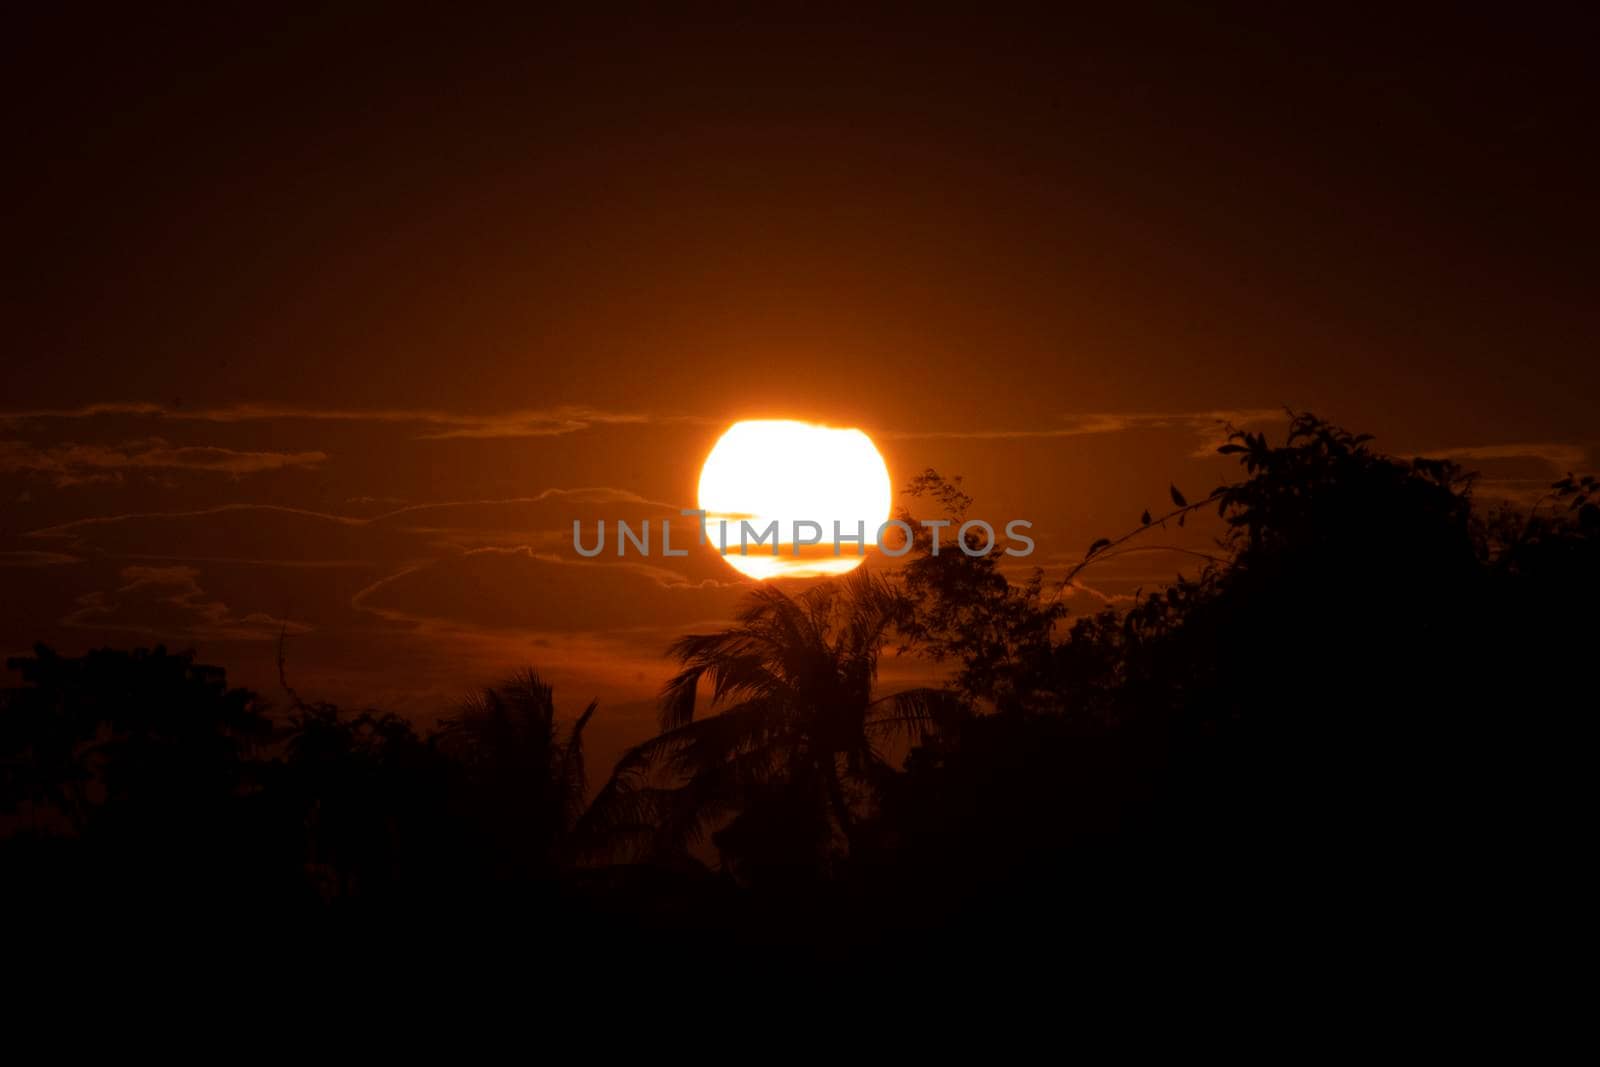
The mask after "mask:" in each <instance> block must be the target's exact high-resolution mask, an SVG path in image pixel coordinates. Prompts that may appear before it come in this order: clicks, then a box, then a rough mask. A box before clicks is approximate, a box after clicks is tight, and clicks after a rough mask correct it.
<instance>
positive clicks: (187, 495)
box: [0, 5, 1600, 734]
mask: <svg viewBox="0 0 1600 1067" xmlns="http://www.w3.org/2000/svg"><path fill="white" fill-rule="evenodd" d="M697 10H698V11H699V13H698V14H688V13H685V12H683V11H679V12H676V13H673V14H671V15H668V14H664V13H661V12H660V11H656V12H655V13H653V14H651V13H635V14H633V15H631V16H627V17H623V16H620V15H619V16H617V17H615V18H613V19H609V20H605V21H586V20H585V21H580V20H577V19H576V18H561V19H551V20H548V21H538V20H533V19H531V18H530V19H529V20H528V21H525V22H522V23H518V24H506V23H500V24H491V23H489V22H487V21H485V22H481V23H468V22H463V23H458V24H456V25H455V26H452V27H451V28H450V29H449V30H448V31H446V30H444V29H443V28H441V27H436V26H434V25H433V24H432V23H431V22H430V21H429V20H427V19H425V18H416V19H413V18H408V17H400V16H397V15H395V14H393V13H383V12H381V11H378V10H376V9H374V10H369V11H366V12H360V11H355V10H353V9H352V10H350V11H349V12H347V13H345V14H338V15H324V16H305V15H298V16H292V17H291V16H288V15H284V14H282V13H279V12H276V11H271V10H269V9H266V8H262V9H260V10H258V11H257V12H256V14H254V15H253V16H252V17H250V18H248V19H240V18H238V17H237V16H234V17H231V18H228V19H223V18H222V17H220V16H218V17H216V18H215V20H214V21H213V22H211V23H209V24H207V23H205V22H204V21H203V20H202V21H196V18H195V16H194V15H193V14H192V13H186V14H184V15H183V16H181V17H179V16H177V15H157V14H151V13H150V12H149V11H147V10H146V9H145V8H143V7H134V8H128V9H126V10H124V11H122V12H120V13H116V14H112V15H94V16H90V15H89V14H87V13H84V14H79V15H76V16H61V15H55V14H50V13H43V12H42V10H41V12H37V13H36V12H27V13H12V14H10V15H9V16H8V20H7V22H8V25H7V29H6V32H5V33H4V34H3V38H4V43H3V44H0V49H3V50H4V52H5V57H4V62H3V63H0V79H3V81H4V103H3V104H0V106H3V108H4V109H5V131H6V141H7V151H6V156H7V166H6V168H5V172H4V176H3V178H0V182H3V183H4V198H3V200H0V218H3V223H0V225H3V227H4V240H5V248H6V250H7V253H8V254H7V257H6V258H7V264H8V268H9V269H8V270H7V272H6V284H5V286H4V289H3V291H0V308H3V323H4V341H3V344H4V351H5V358H4V361H3V364H0V376H3V382H4V392H3V399H0V564H3V569H0V580H3V581H4V590H5V602H6V611H5V614H4V619H3V622H0V649H3V651H5V652H6V653H7V654H16V653H19V652H22V651H25V650H26V649H27V648H28V647H29V646H30V645H31V643H32V642H33V641H35V640H43V641H46V642H49V643H52V644H54V645H57V646H58V647H60V648H62V649H64V650H81V649H83V648H86V647H91V646H97V645H104V644H111V645H117V646H124V647H125V646H132V645H136V644H149V643H154V642H157V641H165V642H167V643H168V644H169V645H174V646H179V647H186V648H187V647H193V648H196V649H197V650H198V651H199V653H200V656H201V658H202V659H204V660H206V661H209V662H215V663H219V664H222V665H224V666H227V667H228V668H229V669H230V672H231V674H232V676H233V677H235V678H236V680H238V681H239V682H240V683H242V684H249V685H251V686H253V687H256V688H259V689H261V690H263V691H265V692H271V691H273V690H274V687H275V681H274V676H273V661H274V656H275V652H276V644H277V641H278V638H279V635H280V633H284V632H286V633H287V635H288V638H287V653H288V659H289V667H290V671H291V674H292V681H293V682H294V684H295V685H296V686H297V687H298V688H299V689H300V690H301V691H302V692H303V693H305V694H306V695H311V696H316V697H319V698H325V699H330V700H334V701H338V702H349V703H360V704H368V703H370V704H378V705H382V706H385V707H389V708H393V709H396V710H400V711H403V712H405V713H407V714H414V715H417V716H419V717H426V716H428V715H432V714H435V713H437V712H438V711H440V710H442V709H443V708H445V707H447V706H448V705H449V703H450V702H451V701H452V700H454V699H455V698H456V697H458V696H459V695H460V694H461V693H462V692H463V691H464V690H465V689H467V688H468V687H470V686H473V685H476V684H480V683H483V682H487V681H491V680H494V679H495V678H496V677H498V676H499V675H501V674H504V673H506V672H508V671H510V670H512V669H516V668H519V667H523V666H527V665H533V666H535V667H537V668H538V669H539V670H540V671H541V672H543V673H544V674H546V676H547V677H549V678H550V679H551V680H553V681H554V682H555V684H556V686H557V693H558V695H559V696H560V698H561V699H562V700H563V702H564V703H567V704H573V705H581V702H583V701H587V700H588V699H589V698H590V697H592V696H598V697H600V698H601V700H602V702H603V703H604V704H605V705H607V706H608V707H612V708H614V709H617V710H616V711H615V717H614V719H613V721H612V723H611V726H612V728H613V729H614V730H617V731H619V732H620V733H622V734H626V733H628V732H629V731H630V730H637V731H644V730H646V729H647V724H648V722H649V721H650V712H649V708H648V706H647V705H646V704H645V701H647V700H648V699H649V698H650V696H651V695H652V694H653V693H654V692H655V691H656V690H657V689H658V688H659V686H660V684H661V682H662V680H663V679H664V677H665V675H666V674H667V664H666V661H665V659H664V658H663V656H662V653H663V650H664V648H665V646H666V644H667V642H668V641H670V640H671V639H672V638H673V637H675V636H677V635H679V634H681V633H684V632H687V631H689V630H691V629H694V628H696V627H700V628H704V627H709V626H715V625H716V624H717V623H718V621H719V620H723V619H726V618H727V617H728V614H729V612H730V611H731V609H732V606H733V605H734V604H735V603H736V601H737V598H738V596H739V594H740V592H741V591H742V590H744V589H745V588H747V587H748V580H747V579H744V578H742V577H741V576H739V575H738V574H736V573H735V572H734V571H733V570H732V569H730V568H729V567H727V566H726V565H725V564H724V563H722V562H721V561H720V560H718V559H716V558H715V557H714V556H712V555H710V554H709V553H707V552H705V551H703V550H701V551H692V552H691V554H690V555H689V556H688V557H686V558H684V559H681V560H679V559H674V560H661V559H657V560H651V561H649V564H648V565H646V564H645V563H644V562H643V561H636V560H632V561H623V562H620V563H619V562H618V561H616V560H615V559H613V558H605V557H603V558H601V559H596V560H592V561H591V560H585V559H581V558H579V557H578V556H577V555H576V554H575V553H574V552H573V551H572V548H571V524H572V521H573V520H574V519H581V520H583V521H585V522H586V523H590V524H592V523H593V522H594V521H595V520H597V519H600V518H605V519H606V520H607V521H613V520H615V519H618V518H622V519H629V520H633V521H637V520H638V519H640V518H644V517H663V516H668V515H676V514H677V512H678V510H679V509H680V508H682V507H691V506H693V504H694V498H695V487H696V482H697V479H698V477H699V474H700V466H701V463H702V461H703V459H704V458H705V456H706V454H707V453H708V452H709V450H710V449H711V446H712V445H713V443H714V442H715V441H716V440H717V438H718V437H719V436H720V434H721V433H722V432H723V431H724V430H725V429H726V428H727V427H728V426H729V425H730V424H731V423H733V422H735V421H737V420H741V419H753V418H788V419H800V420H805V421H811V422H817V423H823V424H827V425H830V426H836V427H855V428H859V429H861V430H863V431H865V432H866V433H867V434H869V435H870V436H871V437H872V439H873V441H874V442H875V443H876V444H877V446H878V449H879V450H880V451H881V453H882V455H883V457H884V459H885V461H886V462H887V465H888V468H889V472H890V476H891V479H892V481H893V483H894V484H895V485H896V486H902V485H904V484H905V482H906V481H907V480H908V479H909V478H910V477H912V476H913V475H915V474H916V473H918V472H920V471H921V470H923V469H924V468H927V467H933V468H936V469H938V470H939V471H941V472H943V473H945V474H960V475H963V476H964V477H965V479H966V481H965V484H966V487H967V488H968V489H969V490H970V492H971V493H972V494H973V496H974V497H975V498H976V503H975V511H976V512H977V513H979V514H981V515H982V516H983V517H985V518H990V519H993V520H995V522H996V524H997V525H999V524H1000V523H1003V522H1004V521H1006V520H1008V519H1012V518H1025V519H1028V520H1030V521H1032V522H1033V524H1034V534H1035V536H1036V539H1037V541H1038V550H1037V552H1036V554H1035V556H1034V557H1033V558H1032V559H1031V560H1030V561H1027V562H1029V563H1032V564H1037V565H1040V566H1043V567H1045V568H1046V571H1047V573H1054V574H1056V575H1058V576H1059V574H1061V573H1062V572H1063V571H1064V570H1065V568H1066V566H1068V565H1069V564H1070V563H1071V562H1073V561H1076V560H1077V559H1080V558H1081V557H1082V555H1083V551H1084V549H1085V548H1086V547H1087V546H1088V544H1089V542H1090V541H1092V540H1093V539H1094V538H1096V537H1099V536H1101V535H1107V534H1116V533H1120V532H1122V531H1124V530H1126V529H1127V528H1129V527H1130V526H1131V525H1133V524H1135V523H1136V522H1137V521H1138V515H1139V513H1140V511H1141V510H1142V509H1143V508H1146V507H1151V508H1157V507H1159V506H1160V505H1162V504H1163V503H1164V502H1165V500H1166V496H1167V487H1168V485H1169V483H1170V484H1176V485H1178V486H1180V487H1182V488H1183V489H1184V491H1186V492H1188V493H1189V495H1190V496H1191V497H1197V496H1200V495H1204V493H1205V492H1206V491H1209V490H1210V489H1211V488H1212V487H1213V486H1214V485H1215V484H1217V481H1218V480H1219V479H1220V478H1222V477H1224V476H1226V474H1227V472H1228V470H1229V466H1228V464H1227V463H1226V462H1225V461H1223V460H1221V459H1219V458H1218V457H1216V456H1214V455H1210V456H1208V455H1207V452H1208V451H1209V449H1211V448H1214V446H1215V445H1216V444H1217V443H1219V442H1220V440H1221V439H1222V433H1223V431H1222V429H1221V426H1222V425H1223V424H1224V423H1227V422H1231V423H1233V424H1234V425H1237V426H1246V427H1248V428H1250V429H1268V430H1274V431H1276V429H1277V426H1279V425H1281V423H1282V421H1283V420H1282V412H1283V409H1284V407H1285V406H1287V407H1290V408H1294V409H1296V410H1312V411H1315V412H1317V413H1318V414H1320V415H1323V416H1325V417H1327V418H1330V419H1333V420H1335V421H1337V422H1339V423H1341V424H1344V425H1346V426H1349V427H1350V428H1352V429H1358V430H1362V431H1366V432H1370V433H1373V434H1376V435H1377V436H1378V442H1379V445H1380V446H1382V447H1384V448H1386V449H1388V450H1390V451H1394V452H1397V453H1401V454H1406V455H1412V454H1417V453H1427V454H1430V455H1438V456H1450V457H1456V458H1458V459H1459V460H1460V461H1461V462H1463V463H1464V464H1465V465H1467V466H1469V467H1472V468H1474V469H1477V470H1479V471H1481V472H1482V474H1483V479H1484V480H1483V483H1482V491H1483V492H1484V493H1485V494H1486V495H1490V496H1506V497H1512V498H1518V497H1522V498H1525V497H1526V495H1527V493H1528V492H1529V490H1530V489H1533V488H1535V487H1537V486H1538V485H1540V484H1542V483H1544V482H1547V481H1548V480H1550V478H1551V477H1552V476H1554V475H1556V474H1558V473H1559V472H1563V471H1565V470H1568V469H1579V468H1584V467H1588V466H1592V465H1593V463H1594V451H1593V450H1594V447H1595V444H1596V438H1597V436H1600V434H1597V431H1596V427H1595V424H1594V411H1595V401H1596V397H1597V387H1600V361H1597V360H1596V359H1595V351H1596V342H1597V340H1600V330H1597V318H1596V306H1595V301H1594V294H1595V270H1594V256H1595V247H1596V244H1595V239H1596V237H1597V236H1600V225H1597V219H1596V213H1595V207H1596V201H1595V190H1596V189H1597V188H1600V182H1597V179H1600V174H1597V173H1596V171H1597V168H1596V166H1595V155H1594V148H1593V145H1594V140H1595V138H1594V120H1593V114H1592V106H1593V101H1594V99H1595V98H1596V97H1595V90H1596V88H1597V86H1596V85H1595V84H1594V82H1595V75H1594V64H1593V60H1592V56H1591V55H1589V54H1588V53H1589V52H1590V50H1591V49H1592V42H1593V36H1592V27H1587V28H1586V27H1580V26H1576V25H1560V24H1557V23H1555V22H1553V21H1551V20H1553V18H1554V16H1553V14H1552V12H1553V9H1552V12H1546V13H1545V14H1544V15H1543V16H1540V21H1537V22H1535V21H1533V19H1532V17H1531V16H1527V17H1523V16H1521V15H1517V14H1516V13H1514V12H1513V11H1512V9H1509V8H1498V9H1490V10H1491V11H1493V12H1494V14H1493V15H1484V16H1478V15H1470V14H1464V13H1462V12H1460V11H1457V10H1455V9H1454V8H1453V7H1441V8H1439V9H1438V10H1437V12H1436V13H1434V14H1432V15H1429V16H1426V17H1423V16H1418V17H1415V18H1412V19H1408V20H1403V21H1397V20H1396V19H1395V18H1394V17H1393V16H1392V15H1382V16H1379V15H1363V14H1358V13H1355V12H1354V11H1352V10H1350V9H1347V8H1344V7H1340V8H1338V9H1337V10H1336V11H1335V10H1334V9H1330V14H1328V15H1327V16H1326V17H1325V18H1320V19H1312V18H1309V17H1303V18H1292V17H1291V18H1290V21H1270V20H1269V21H1261V20H1255V21H1253V23H1252V24H1251V25H1249V26H1246V25H1244V24H1242V23H1241V24H1237V25H1235V24H1232V23H1230V22H1229V21H1227V20H1226V19H1224V18H1220V17H1218V16H1215V15H1213V14H1211V13H1208V12H1207V11H1206V10H1204V9H1202V8H1182V7H1170V8H1167V7H1164V8H1159V9H1156V8H1152V9H1150V10H1149V12H1148V13H1147V14H1146V16H1145V17H1144V18H1143V19H1142V20H1139V21H1130V22H1120V23H1118V24H1115V25H1113V24H1111V23H1110V22H1101V21H1097V20H1095V19H1092V18H1088V17H1084V16H1079V15H1074V16H1071V17H1065V16H1063V17H1060V18H1059V19H1058V20H1056V21H1054V22H1048V21H1042V20H1041V19H1040V18H1038V17H1036V16H1034V15H1028V14H1024V12H1023V9H1021V8H1018V9H1016V12H1015V13H1014V14H1012V15H1010V16H1004V15H1000V16H997V15H996V14H995V13H994V12H991V13H990V14H989V15H988V16H987V17H986V18H985V19H984V20H983V21H982V22H981V23H970V24H969V23H966V22H963V21H961V20H958V19H953V18H947V17H943V16H939V15H936V14H934V13H933V12H932V11H931V10H921V9H920V8H919V7H917V6H915V5H907V6H904V7H900V8H897V9H893V10H889V9H879V13H878V14H874V15H868V14H863V13H861V12H859V11H857V12H854V13H852V14H850V15H849V16H848V17H847V16H846V15H845V14H844V13H843V12H844V11H845V9H844V8H842V7H841V8H838V9H834V10H835V12H836V14H827V13H825V9H822V8H817V9H811V8H806V9H800V8H799V7H798V6H796V7H792V8H786V9H785V10H787V11H788V14H786V15H772V16H762V17H756V16H754V15H750V14H734V13H730V12H731V11H732V9H731V8H726V9H723V8H719V9H715V10H716V12H717V13H714V14H713V13H712V11H713V9H710V8H700V9H697ZM1285 17H1286V16H1279V18H1280V19H1282V18H1285ZM463 26H465V27H466V28H465V29H463ZM1275 424H1277V425H1275ZM1214 533H1215V530H1207V529H1193V528H1191V529H1186V530H1185V531H1182V538H1183V539H1184V540H1183V541H1182V543H1184V544H1192V543H1203V542H1204V541H1205V539H1206V538H1207V537H1210V536H1212V535H1214ZM1174 536H1177V532H1176V531H1175V532H1174ZM1182 565H1183V564H1182V562H1181V560H1180V559H1179V558H1176V557H1165V556H1162V555H1160V554H1150V555H1145V556H1140V557H1137V559H1132V560H1124V561H1119V565H1118V566H1115V567H1110V568H1108V570H1107V571H1106V572H1105V573H1104V574H1103V575H1102V576H1100V577H1099V578H1097V579H1096V580H1094V581H1092V582H1090V583H1089V584H1090V586H1091V588H1088V589H1083V590H1075V591H1073V592H1072V593H1071V594H1070V595H1071V597H1072V600H1071V603H1072V604H1073V607H1074V610H1093V609H1095V608H1096V607H1097V606H1098V605H1099V604H1101V603H1103V602H1105V601H1106V599H1107V598H1111V599H1113V600H1114V599H1115V598H1117V597H1120V596H1125V595H1127V594H1128V593H1130V592H1131V591H1132V590H1133V589H1134V588H1136V587H1139V586H1141V585H1143V586H1146V587H1148V586H1151V585H1154V584H1157V583H1160V582H1162V581H1165V580H1169V579H1170V578H1171V576H1172V574H1173V573H1174V572H1175V571H1176V570H1177V569H1178V568H1179V567H1180V566H1182ZM888 669H889V670H890V671H891V672H892V671H893V670H896V669H900V668H898V667H896V666H894V665H892V664H891V665H890V667H889V668H888Z"/></svg>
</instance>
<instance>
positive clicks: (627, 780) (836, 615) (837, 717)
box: [589, 569, 964, 881]
mask: <svg viewBox="0 0 1600 1067" xmlns="http://www.w3.org/2000/svg"><path fill="white" fill-rule="evenodd" d="M896 615H897V600H896V598H895V597H894V596H893V595H892V593H891V591H890V590H889V589H888V588H887V586H886V585H885V584H884V582H883V580H882V579H881V578H877V577H875V576H874V575H872V574H871V573H870V572H868V571H866V570H864V569H862V570H857V571H855V572H853V573H852V574H851V575H850V576H849V577H848V578H845V579H842V580H839V581H835V582H829V583H824V584H821V585H817V586H814V587H812V588H810V589H807V590H806V591H804V592H802V593H800V594H799V595H797V596H793V597H791V596H789V595H788V594H786V593H784V592H783V591H782V590H780V589H778V588H776V587H775V586H762V587H760V588H759V589H757V590H755V591H753V592H752V593H751V594H750V596H749V598H748V599H747V601H746V603H745V606H744V607H743V609H742V610H741V611H740V613H739V616H738V621H737V623H736V624H735V625H734V626H732V627H730V628H729V629H727V630H723V631H721V632H718V633H712V634H698V635H692V636H688V637H684V638H681V639H680V640H678V641H677V642H675V643H674V644H673V645H672V648H671V654H672V655H673V657H674V658H676V659H677V660H678V662H679V663H680V664H682V666H683V669H682V670H681V671H680V672H679V673H678V674H677V675H675V676H674V677H673V678H672V679H671V680H670V681H669V682H668V683H667V685H666V687H665V688H664V689H663V690H662V695H661V710H660V725H661V734H660V735H659V736H657V737H656V738H654V739H652V740H650V741H647V742H645V743H644V744H642V745H639V746H637V747H635V748H634V749H632V750H631V751H629V752H628V753H627V754H626V755H625V756H624V757H623V758H622V760H621V762H620V763H619V764H618V766H617V769H616V771H615V773H614V774H613V775H612V777H611V780H610V781H609V782H608V783H607V784H606V786H605V788H604V789H602V790H601V792H600V794H599V796H598V797H597V798H596V800H595V804H594V806H593V808H592V809H591V816H590V819H589V823H590V825H591V826H592V827H593V828H594V829H595V830H596V831H597V832H600V833H602V834H606V835H609V836H610V838H611V840H613V841H620V842H625V843H627V844H629V845H631V847H632V848H633V849H634V850H635V851H636V852H637V851H639V850H644V851H646V852H656V853H659V852H663V851H665V852H676V853H680V854H681V853H683V852H684V851H686V850H687V849H688V847H689V846H690V845H691V844H693V843H694V842H696V841H698V840H699V839H700V837H701V835H702V834H703V833H704V831H705V829H706V828H707V827H708V826H710V825H711V824H713V823H715V822H718V821H720V820H726V824H725V825H723V826H722V827H721V828H720V829H719V830H718V831H717V832H716V834H715V836H714V841H715V843H716V845H717V846H718V848H719V850H720V851H721V854H722V857H723V859H724V862H725V863H726V864H727V865H728V866H729V868H730V869H731V870H733V871H734V872H735V873H736V874H737V875H739V876H741V877H743V878H746V879H748V880H751V881H761V880H763V879H764V878H768V877H772V876H775V875H777V874H780V873H781V874H783V875H784V876H786V877H802V878H804V877H814V876H818V875H820V874H823V873H826V872H827V871H828V870H829V869H831V868H832V866H833V865H834V863H835V862H836V861H837V860H838V859H839V858H840V857H841V856H843V855H845V854H848V853H849V852H850V851H852V850H856V849H859V848H860V847H861V846H862V843H863V841H862V824H861V821H860V816H861V814H862V812H863V811H865V810H866V809H868V808H869V807H870V805H871V803H872V802H873V800H874V799H875V796H876V790H877V787H878V784H879V782H880V781H881V779H882V778H883V777H884V776H885V775H886V774H887V773H889V771H890V765H889V763H888V760H887V759H886V757H885V754H884V746H885V745H886V744H887V743H889V742H891V741H892V740H893V739H895V738H911V739H923V738H926V737H927V736H929V735H930V734H931V733H933V732H935V731H937V730H940V729H942V728H946V727H948V726H949V725H950V724H951V723H953V722H954V721H956V720H958V719H959V718H960V717H961V716H962V714H963V713H964V710H963V707H962V705H961V704H960V702H959V701H957V700H956V699H954V698H953V697H952V696H951V694H949V693H946V692H944V691H942V690H935V689H928V688H917V689H911V690H906V691H902V692H898V693H893V694H888V695H876V694H875V693H874V684H875V682H876V678H877V672H878V660H879V656H880V653H881V651H882V648H883V645H884V643H885V641H886V639H887V634H888V631H889V629H890V627H891V626H892V624H893V622H894V619H895V617H896ZM702 682H705V683H708V684H709V687H710V698H711V700H710V702H711V704H712V705H713V706H720V707H719V710H718V711H717V713H716V714H713V715H709V716H701V717H698V718H697V717H696V711H697V708H698V706H699V705H698V701H699V688H700V685H701V683H702ZM663 777H665V779H666V782H665V784H662V783H661V782H660V779H661V778H663Z"/></svg>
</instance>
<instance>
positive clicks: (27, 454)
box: [0, 437, 328, 486]
mask: <svg viewBox="0 0 1600 1067" xmlns="http://www.w3.org/2000/svg"><path fill="white" fill-rule="evenodd" d="M327 458H328V456H327V453H325V452H236V451H234V450H232V449H228V448H216V447H212V446H209V445H182V446H175V445H171V444H169V443H167V442H166V441H163V440H161V439H160V438H158V437H152V438H149V439H146V440H142V441H124V442H123V443H121V444H116V445H79V444H60V445H35V444H30V443H28V442H26V441H0V471H4V472H9V473H24V474H43V475H47V476H49V477H50V478H51V479H52V480H53V481H54V482H55V484H56V485H59V486H67V485H82V484H86V483H90V482H101V481H115V480H117V479H120V478H121V477H122V475H123V473H124V472H127V471H175V470H187V471H210V472H216V473H222V474H231V475H233V476H235V477H238V476H240V475H245V474H255V473H258V472H260V471H271V470H284V469H287V468H289V467H315V466H317V465H318V464H320V463H322V462H323V461H324V460H326V459H327Z"/></svg>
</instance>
